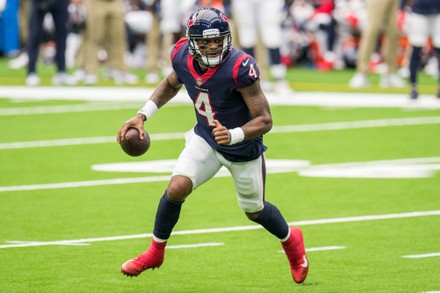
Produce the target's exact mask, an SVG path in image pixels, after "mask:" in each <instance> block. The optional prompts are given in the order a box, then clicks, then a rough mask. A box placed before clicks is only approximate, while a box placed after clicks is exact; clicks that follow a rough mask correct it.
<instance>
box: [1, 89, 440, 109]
mask: <svg viewBox="0 0 440 293" xmlns="http://www.w3.org/2000/svg"><path fill="white" fill-rule="evenodd" d="M153 90H154V89H153V88H133V87H69V88H66V87H54V86H48V87H37V88H35V87H32V88H31V87H26V86H0V97H1V98H7V99H13V100H84V101H93V102H110V101H118V102H121V101H123V102H124V101H125V102H137V101H139V103H140V104H139V105H140V106H141V105H142V104H143V103H144V102H145V101H146V100H147V99H148V98H149V97H150V95H151V94H152V93H153ZM266 97H267V99H268V101H269V103H270V104H271V105H297V106H322V107H369V108H408V109H440V100H439V99H436V98H435V97H433V96H432V95H421V96H420V99H418V100H416V101H411V100H408V97H407V95H406V94H383V93H379V94H377V93H376V94H372V93H336V92H331V93H329V92H294V93H292V94H290V95H280V94H277V93H272V92H267V93H266ZM170 103H191V100H190V99H189V97H188V95H187V94H186V91H184V90H182V91H180V92H179V93H178V94H177V96H176V97H174V98H173V99H172V100H171V102H170Z"/></svg>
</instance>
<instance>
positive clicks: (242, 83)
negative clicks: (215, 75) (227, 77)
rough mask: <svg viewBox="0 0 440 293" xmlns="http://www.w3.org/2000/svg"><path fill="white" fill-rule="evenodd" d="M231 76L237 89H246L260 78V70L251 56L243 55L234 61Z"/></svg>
mask: <svg viewBox="0 0 440 293" xmlns="http://www.w3.org/2000/svg"><path fill="white" fill-rule="evenodd" d="M232 75H233V78H234V81H235V84H236V87H237V88H240V87H247V86H250V85H252V84H253V83H255V82H256V81H257V80H258V79H259V78H260V69H259V68H258V66H257V62H256V61H255V59H254V58H253V57H252V56H251V55H248V54H243V55H241V56H239V57H238V58H237V60H236V61H235V64H234V69H233V74H232Z"/></svg>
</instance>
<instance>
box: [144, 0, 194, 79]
mask: <svg viewBox="0 0 440 293" xmlns="http://www.w3.org/2000/svg"><path fill="white" fill-rule="evenodd" d="M150 2H151V1H150ZM195 2H196V1H194V0H154V1H152V2H151V3H149V4H150V9H151V11H152V12H153V21H152V26H151V30H150V32H149V33H148V36H147V39H146V44H147V48H148V52H147V75H146V76H145V82H146V83H149V84H151V83H156V82H158V81H159V80H160V79H161V76H160V75H161V74H162V75H163V76H167V75H168V73H170V72H171V71H172V68H171V62H170V60H169V59H170V58H169V53H170V51H171V47H172V46H173V44H174V43H175V42H176V41H177V40H178V39H179V38H180V37H182V36H183V35H184V33H185V32H184V29H183V27H184V25H185V23H184V22H185V20H186V19H187V17H188V15H189V14H190V13H191V11H192V10H193V8H194V4H195ZM160 71H162V72H160Z"/></svg>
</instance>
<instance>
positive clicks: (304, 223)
mask: <svg viewBox="0 0 440 293" xmlns="http://www.w3.org/2000/svg"><path fill="white" fill-rule="evenodd" d="M439 215H440V210H434V211H421V212H409V213H400V214H384V215H370V216H356V217H347V218H330V219H318V220H307V221H297V222H289V223H288V224H289V226H307V225H324V224H335V223H350V222H363V221H377V220H390V219H402V218H414V217H427V216H439ZM258 229H262V227H261V226H260V225H252V226H235V227H223V228H207V229H196V230H182V231H174V232H173V233H172V235H195V234H208V233H225V232H237V231H249V230H258ZM152 236H153V235H152V234H151V233H146V234H135V235H121V236H110V237H100V238H85V239H76V240H58V241H44V242H43V241H41V242H40V241H29V242H25V241H15V240H14V241H10V242H9V243H10V244H4V245H0V249H2V248H18V247H35V246H48V245H78V244H84V243H87V244H89V243H92V242H103V241H117V240H128V239H139V238H149V237H152Z"/></svg>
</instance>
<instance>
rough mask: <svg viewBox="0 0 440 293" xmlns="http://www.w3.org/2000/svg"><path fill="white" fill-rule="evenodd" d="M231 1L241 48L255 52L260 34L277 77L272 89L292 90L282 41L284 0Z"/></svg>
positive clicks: (284, 91) (285, 91)
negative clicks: (283, 58)
mask: <svg viewBox="0 0 440 293" xmlns="http://www.w3.org/2000/svg"><path fill="white" fill-rule="evenodd" d="M231 4H232V6H231V8H232V17H233V19H234V22H235V24H236V26H237V30H238V41H239V45H240V47H241V48H242V50H243V51H244V52H246V53H248V54H249V55H251V56H255V47H256V46H257V43H258V38H259V37H261V41H262V43H263V45H264V47H265V48H266V49H267V51H268V55H269V58H268V59H269V62H268V63H269V67H270V75H271V77H272V78H273V79H275V83H274V84H273V90H274V91H276V92H278V93H282V94H288V93H291V92H292V89H291V88H290V86H289V84H288V83H287V81H286V66H285V65H284V64H283V63H281V52H280V48H281V45H282V42H283V34H282V28H281V23H282V21H283V9H284V1H283V0H270V1H267V0H231ZM262 70H264V69H262ZM263 86H264V85H263Z"/></svg>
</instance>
